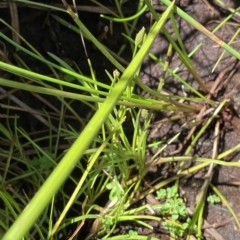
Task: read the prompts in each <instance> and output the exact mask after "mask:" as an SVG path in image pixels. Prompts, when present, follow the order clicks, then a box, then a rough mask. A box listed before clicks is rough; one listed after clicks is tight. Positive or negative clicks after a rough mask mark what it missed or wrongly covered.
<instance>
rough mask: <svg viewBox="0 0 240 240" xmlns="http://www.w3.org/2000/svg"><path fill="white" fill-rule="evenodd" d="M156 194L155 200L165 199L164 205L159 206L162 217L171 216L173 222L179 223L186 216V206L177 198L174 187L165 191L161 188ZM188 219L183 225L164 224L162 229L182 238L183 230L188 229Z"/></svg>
mask: <svg viewBox="0 0 240 240" xmlns="http://www.w3.org/2000/svg"><path fill="white" fill-rule="evenodd" d="M156 193H157V197H156V198H157V199H159V200H163V199H165V203H163V204H162V205H161V208H160V214H161V215H162V216H171V218H172V220H173V221H180V220H182V219H185V218H186V217H187V216H188V212H187V208H186V205H185V203H184V201H183V199H182V198H180V197H179V194H178V192H177V189H176V187H175V186H173V187H169V188H167V189H164V188H161V189H160V190H159V191H157V192H156ZM190 221H191V220H190V218H188V219H187V220H186V222H184V223H183V224H180V225H179V224H176V223H172V222H166V223H164V227H165V228H166V229H167V230H169V231H170V232H171V233H172V234H176V235H178V236H182V234H183V232H184V230H185V229H187V227H188V225H189V224H188V223H189V222H190Z"/></svg>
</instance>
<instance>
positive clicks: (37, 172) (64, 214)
mask: <svg viewBox="0 0 240 240" xmlns="http://www.w3.org/2000/svg"><path fill="white" fill-rule="evenodd" d="M16 2H24V3H25V4H28V6H29V7H41V8H44V9H47V10H52V11H59V12H61V13H64V14H66V15H67V14H68V15H70V16H71V17H72V19H73V20H74V22H75V24H73V23H70V22H67V21H66V20H65V19H63V18H62V17H59V16H57V15H56V14H52V15H51V16H52V17H53V18H54V19H55V20H56V21H58V22H59V24H62V25H63V26H67V27H68V28H69V29H71V30H72V31H73V32H76V34H80V35H81V37H82V38H83V39H85V40H84V41H91V42H92V44H93V45H94V47H95V48H96V49H98V51H100V52H101V53H102V54H103V55H104V56H105V58H106V61H109V62H111V63H112V64H113V66H115V68H116V69H115V70H114V71H113V72H112V73H111V72H110V70H109V69H105V73H106V78H107V80H108V82H109V84H106V83H103V82H102V81H100V80H99V79H97V76H96V74H95V72H96V71H95V69H94V67H93V66H92V59H89V58H87V62H88V66H89V72H90V74H89V76H85V75H83V74H82V73H81V69H79V66H76V65H74V64H73V66H72V65H71V66H70V64H68V63H67V62H66V61H64V60H63V59H61V58H60V57H59V56H56V55H55V54H53V53H48V55H49V58H48V59H52V60H47V59H46V58H44V57H43V56H42V55H41V54H40V53H39V52H38V51H37V50H36V49H35V48H34V46H31V45H30V44H29V43H28V42H27V39H24V38H23V37H22V36H21V35H19V38H20V39H21V42H22V44H21V45H20V44H19V43H17V42H14V41H13V40H11V39H10V38H9V37H8V36H7V35H5V34H4V33H2V32H0V37H1V39H3V40H5V41H7V42H8V43H9V44H11V45H13V46H14V47H15V48H17V49H18V50H19V51H21V52H23V53H25V54H26V55H29V56H31V57H32V58H33V59H34V60H38V61H39V63H41V64H44V65H45V66H47V68H48V69H49V72H50V74H43V73H37V72H34V71H33V70H32V69H31V68H29V67H28V66H27V64H26V63H25V62H24V61H23V60H22V59H21V57H20V56H19V55H18V54H16V55H15V60H16V62H17V64H15V65H12V64H10V63H9V62H7V61H0V69H1V70H2V71H4V72H5V73H9V74H10V75H11V76H14V77H16V79H17V80H15V78H10V77H8V76H9V75H6V76H7V77H6V78H3V77H1V78H0V84H1V86H3V87H10V88H11V89H15V90H17V91H19V90H22V91H23V92H29V93H30V94H32V95H33V96H34V97H36V99H41V101H43V102H44V103H45V104H46V105H47V106H49V108H50V109H51V111H49V112H48V111H45V110H42V109H38V111H35V109H32V108H30V107H29V106H28V105H27V103H23V102H22V101H20V100H19V99H16V97H14V96H13V95H10V96H9V104H8V107H7V110H6V113H7V115H8V118H7V119H6V124H5V125H4V124H0V132H1V140H0V141H1V143H2V146H3V147H2V148H1V152H0V157H1V159H2V160H3V161H2V162H4V164H2V165H1V166H0V167H1V169H2V174H1V176H0V177H1V182H2V184H1V190H0V198H1V200H2V203H3V205H4V206H5V208H4V209H2V210H1V211H0V223H1V224H0V226H1V234H2V239H3V240H9V239H16V240H17V239H43V240H46V239H49V240H50V239H59V236H64V237H63V238H64V239H77V234H79V232H80V234H81V230H82V229H84V228H86V229H89V232H88V233H87V234H86V239H92V238H94V237H100V238H102V239H112V240H117V239H125V238H126V239H143V240H144V239H152V240H153V239H157V238H156V237H150V236H146V235H144V234H140V233H139V232H136V231H135V229H132V230H129V231H128V232H126V233H125V234H122V235H116V234H115V233H114V231H115V230H116V228H117V227H118V226H119V225H121V224H123V225H124V224H126V223H129V222H130V225H132V226H142V227H143V228H146V229H152V230H153V227H152V226H151V224H150V222H151V221H157V222H159V223H161V224H162V226H163V227H164V228H165V229H167V230H169V232H170V233H169V234H170V236H171V237H172V238H175V237H177V236H184V237H185V238H186V239H189V238H190V237H191V235H195V236H197V238H198V239H201V237H202V232H203V231H202V222H203V212H204V207H205V200H206V195H207V191H208V187H209V186H211V188H212V189H213V191H214V192H215V194H216V195H217V196H218V197H219V199H220V200H221V202H223V203H224V204H225V205H226V206H227V207H228V209H229V210H230V211H231V213H232V215H233V216H234V218H235V220H236V222H237V224H238V225H240V224H239V221H238V218H237V217H236V214H235V213H234V211H233V210H232V208H231V207H230V205H229V203H228V202H227V200H226V199H225V197H224V196H222V194H221V193H220V192H219V191H218V189H217V188H216V187H215V186H213V185H212V184H211V177H212V172H213V169H214V167H215V166H216V165H224V166H238V167H239V163H238V162H225V161H224V160H223V159H224V158H225V157H227V156H228V155H229V154H231V153H233V152H234V151H236V150H237V149H238V148H239V145H237V146H234V147H233V148H232V149H229V150H227V151H226V152H223V153H221V152H219V149H218V148H217V147H216V146H217V145H218V140H219V139H218V136H219V129H220V127H219V121H218V118H219V115H221V112H222V111H223V110H224V109H225V108H226V107H228V106H229V103H230V99H228V98H227V99H221V100H219V101H218V100H213V99H211V94H210V93H209V91H208V89H207V87H206V86H205V83H204V81H203V80H202V79H201V77H200V76H199V74H198V73H197V71H196V69H195V68H194V66H193V63H192V61H191V56H192V54H194V52H195V51H197V50H198V47H199V46H198V47H197V48H196V49H194V50H193V52H192V53H187V51H186V49H185V47H184V42H183V40H182V39H181V35H180V33H179V31H178V28H177V23H176V16H179V17H180V18H182V19H185V20H186V21H187V22H188V23H190V24H191V25H192V26H193V27H195V28H196V30H198V31H200V32H202V33H204V34H205V35H206V39H212V40H213V41H214V42H215V43H216V44H218V45H219V46H220V47H222V48H223V49H224V50H226V51H228V52H229V53H230V54H231V55H232V56H235V57H236V58H237V59H240V55H239V53H238V51H236V50H234V49H233V48H232V47H231V46H230V44H226V43H224V42H222V41H221V40H220V39H219V38H217V37H216V36H215V35H214V33H213V32H210V31H208V30H207V29H206V28H205V27H203V26H202V25H201V24H199V23H198V22H196V21H195V20H194V19H193V18H192V17H190V16H189V15H188V14H186V13H185V12H184V11H182V10H181V9H180V8H178V7H177V6H176V5H175V4H174V1H172V2H170V1H168V0H162V1H161V2H162V3H163V4H164V5H165V6H166V9H165V11H164V12H163V13H162V14H160V15H159V14H157V13H156V11H155V10H154V9H153V7H152V6H151V3H150V1H149V0H145V1H139V4H138V10H137V13H136V14H134V15H133V16H131V17H127V18H125V17H124V12H123V11H122V7H123V6H124V4H127V2H128V1H122V2H121V3H120V2H119V1H115V5H116V6H115V7H116V9H117V12H115V11H114V12H113V11H112V10H111V9H110V8H107V7H105V6H103V5H102V4H101V3H100V2H97V1H93V0H92V2H93V3H95V4H96V5H98V6H99V7H100V8H102V9H103V10H104V11H107V12H108V13H109V15H111V14H112V15H111V16H105V15H101V16H102V18H104V19H107V21H109V28H111V26H112V23H113V22H114V21H116V22H118V24H122V26H123V29H124V31H125V32H124V33H123V36H124V37H125V38H126V42H124V44H123V45H122V46H120V47H119V51H118V52H115V53H114V52H112V51H111V50H109V49H108V48H107V46H104V44H103V43H102V42H100V41H99V39H97V38H95V37H94V36H93V35H92V33H91V32H90V31H89V30H88V28H87V27H86V26H85V25H84V24H83V23H82V22H81V18H79V17H78V16H77V15H76V14H75V12H74V9H72V8H71V7H70V6H69V5H68V4H67V3H66V1H64V0H63V1H62V2H63V5H62V7H63V8H60V7H55V6H49V5H44V4H40V3H37V2H33V1H23V0H21V1H16ZM145 11H150V12H151V14H152V16H153V19H154V20H153V22H152V24H151V26H150V30H149V31H148V32H146V29H145V28H141V30H140V31H138V32H137V31H136V26H137V24H138V20H139V17H140V15H141V14H142V13H144V12H145ZM166 21H170V22H171V24H172V27H173V29H174V35H175V37H174V38H173V36H172V34H170V33H169V31H168V29H166V28H165V23H166ZM1 22H2V23H4V24H5V25H6V26H7V27H8V28H9V29H11V30H12V31H13V32H14V30H13V29H12V28H11V27H10V26H9V25H8V24H7V23H5V22H4V21H3V20H1ZM220 25H221V24H220ZM220 25H219V27H220ZM160 33H161V34H164V35H165V37H166V39H167V40H168V42H169V47H168V54H169V55H171V54H173V52H175V53H176V54H177V55H178V57H179V59H180V60H181V63H182V64H184V65H185V67H186V68H187V70H188V71H189V73H190V74H191V75H192V76H193V78H194V79H195V80H196V82H197V83H198V85H199V89H200V90H198V89H195V88H193V87H192V86H191V85H190V84H189V83H188V82H186V81H185V80H184V79H182V78H181V76H179V75H178V73H177V71H176V69H170V68H169V62H168V61H164V62H163V61H162V60H161V59H159V58H158V57H157V56H155V55H153V54H152V53H151V51H150V49H151V47H152V46H153V44H154V40H155V38H156V37H157V36H158V35H159V34H160ZM16 34H18V33H16ZM201 44H204V41H203V42H202V43H201ZM126 49H128V50H129V49H131V51H132V52H131V56H132V59H131V61H130V62H127V61H126V60H125V59H123V58H122V57H121V54H122V53H123V52H124V51H126ZM85 50H86V49H85ZM86 55H87V51H86ZM146 56H149V57H150V58H151V59H152V60H153V61H155V63H156V64H158V65H159V66H161V67H162V69H163V72H164V74H163V76H162V78H161V79H159V85H158V90H153V89H150V88H149V87H147V86H145V85H144V84H143V82H142V80H141V79H140V71H141V67H142V63H143V60H144V59H145V57H146ZM165 76H169V77H173V78H175V79H177V80H178V81H179V83H180V84H181V85H182V86H184V88H185V89H187V90H188V92H190V93H191V94H190V95H189V96H190V97H187V96H177V95H169V94H166V92H164V86H165V83H166V77H165ZM13 79H14V80H13ZM136 89H141V91H144V92H146V93H147V94H148V96H149V97H143V96H142V95H141V94H137V91H136ZM45 96H50V97H54V99H56V101H57V102H58V107H57V108H56V107H55V106H53V105H52V104H51V103H50V102H48V98H47V97H46V99H44V97H45ZM13 103H14V104H13ZM15 104H16V105H17V106H20V108H21V110H24V111H28V112H30V113H31V114H32V116H33V117H34V118H37V119H38V121H41V123H42V124H43V125H44V126H46V130H42V131H40V132H31V131H29V132H26V131H25V130H24V129H22V128H21V127H19V125H18V117H17V116H11V117H12V118H10V115H11V109H12V107H13V106H12V105H14V106H15ZM75 104H76V105H77V106H84V107H85V108H84V109H88V110H87V112H88V113H87V114H85V115H84V117H83V116H82V115H81V114H80V113H79V112H78V111H77V110H76V109H75V106H76V105H75ZM203 106H204V107H203ZM207 110H208V111H209V114H208V115H207V117H204V118H203V117H202V118H201V119H200V116H203V115H204V113H205V112H206V111H207ZM155 111H157V112H164V113H165V114H166V116H170V117H169V119H166V120H167V121H171V120H172V119H176V120H178V119H181V118H182V116H184V117H185V116H191V117H192V118H191V121H190V125H191V124H192V125H193V126H194V123H196V124H197V125H196V126H198V128H194V127H192V128H191V129H190V130H191V131H192V130H193V132H192V134H191V136H190V138H189V139H188V140H189V144H188V145H187V146H186V149H185V150H183V151H179V152H178V153H177V154H176V155H175V156H174V157H172V156H165V157H162V156H163V153H164V150H165V149H166V148H167V147H168V146H169V145H170V144H171V143H172V142H173V141H174V140H176V139H177V138H178V137H179V136H180V135H181V134H182V132H179V133H178V134H176V135H175V136H171V137H170V136H169V138H168V139H167V140H165V141H162V140H156V141H155V142H154V143H149V142H148V129H149V128H150V127H151V123H152V122H151V121H152V116H153V113H154V112H155ZM169 114H170V115H169ZM201 114H202V115H201ZM12 119H13V120H12ZM72 119H73V120H74V122H75V123H77V126H79V129H78V130H76V128H75V127H74V126H72V124H71V120H72ZM199 120H204V121H199ZM128 122H129V125H130V126H131V127H132V128H133V132H132V133H131V134H130V133H129V132H127V130H126V128H125V127H124V124H125V123H128ZM200 123H202V124H200ZM212 125H214V126H215V127H214V130H215V133H214V139H215V140H214V146H215V148H214V151H213V155H212V158H209V159H207V158H203V157H196V156H192V152H193V148H194V146H195V145H196V143H197V142H198V140H199V139H200V137H201V136H203V135H204V134H205V133H206V132H207V130H208V129H209V127H211V126H212ZM184 126H185V125H184ZM182 129H183V130H184V131H185V130H186V129H187V128H186V129H185V128H182ZM190 130H189V132H191V131H190ZM43 146H44V147H43ZM151 148H155V149H157V151H156V153H155V154H154V156H152V157H151V159H150V160H148V161H146V152H147V150H148V149H151ZM178 154H179V155H178ZM189 161H191V162H193V163H196V164H194V165H193V166H190V167H189V168H187V169H184V168H183V165H184V163H185V162H189ZM178 162H179V164H178V165H177V166H178V169H177V171H176V173H175V175H173V176H170V177H168V178H166V179H164V178H162V177H161V176H159V179H156V180H155V181H153V182H151V183H150V184H149V185H147V186H146V185H145V184H144V183H145V177H146V175H147V174H148V172H149V168H150V167H153V166H156V165H159V166H161V165H163V164H165V163H170V164H173V165H174V164H175V163H176V164H177V163H178ZM203 168H207V169H208V173H207V175H206V180H205V182H204V184H203V187H202V188H201V190H200V192H199V194H198V198H197V200H196V207H195V209H194V212H193V213H189V212H188V211H187V208H186V203H185V202H184V200H183V198H181V197H179V193H178V192H179V180H180V179H181V178H183V177H185V176H187V175H189V174H193V173H194V172H196V171H199V170H201V169H203ZM22 183H24V184H23V185H24V187H22V185H21V184H22ZM169 184H173V187H169ZM69 186H71V187H69ZM150 186H151V187H150ZM19 189H24V190H20V191H19ZM149 196H152V197H153V198H154V203H144V202H142V201H143V200H144V199H148V198H149ZM106 198H107V199H106ZM101 199H103V200H102V201H103V202H104V204H100V202H101ZM209 201H215V202H216V201H217V198H213V196H212V199H211V198H210V200H209ZM19 226H21V227H19ZM86 226H87V227H86ZM88 226H90V227H88ZM153 231H154V230H153Z"/></svg>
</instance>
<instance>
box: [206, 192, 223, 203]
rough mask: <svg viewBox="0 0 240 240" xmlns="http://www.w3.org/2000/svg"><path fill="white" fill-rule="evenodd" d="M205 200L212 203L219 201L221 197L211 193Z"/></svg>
mask: <svg viewBox="0 0 240 240" xmlns="http://www.w3.org/2000/svg"><path fill="white" fill-rule="evenodd" d="M207 201H208V202H209V203H213V204H214V203H220V202H221V199H220V198H219V197H218V196H217V195H215V194H213V195H209V196H208V197H207Z"/></svg>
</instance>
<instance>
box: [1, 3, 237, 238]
mask: <svg viewBox="0 0 240 240" xmlns="http://www.w3.org/2000/svg"><path fill="white" fill-rule="evenodd" d="M51 2H52V4H53V3H55V2H57V3H58V1H51ZM78 2H79V3H80V2H81V4H86V5H87V4H89V2H88V1H78ZM105 2H106V4H107V5H109V4H110V2H109V1H105ZM153 2H154V3H155V2H156V5H155V6H157V5H158V3H157V2H158V1H153ZM176 2H177V3H178V5H179V6H180V7H181V8H183V9H184V10H185V11H186V12H187V13H188V14H190V15H191V16H192V17H194V18H195V19H196V20H197V21H199V22H200V23H201V24H203V25H204V26H205V27H207V28H208V29H210V30H212V29H214V28H215V27H216V25H217V24H218V23H219V21H220V20H221V19H222V18H224V17H226V14H227V11H225V10H223V9H222V8H221V7H219V6H217V5H216V4H215V3H214V1H207V0H204V1H203V0H193V1H190V0H185V1H176ZM226 2H227V3H228V4H230V5H231V6H232V7H235V8H236V7H238V6H239V5H240V3H239V2H238V1H230V0H229V1H227V0H226ZM237 3H238V4H237ZM132 9H134V4H133V6H132ZM18 10H19V20H20V32H21V34H22V35H23V36H24V37H25V38H26V39H27V40H28V41H29V42H30V43H31V44H32V45H33V46H34V47H35V48H36V49H37V50H38V51H40V52H41V53H42V54H43V55H44V56H46V57H47V58H49V57H48V56H47V54H46V52H52V53H55V54H56V55H58V56H59V57H60V58H62V59H64V60H69V59H70V60H71V61H74V62H76V64H77V65H78V66H79V68H80V70H81V71H82V72H83V74H85V75H89V74H90V73H89V70H88V69H89V68H88V65H87V62H86V58H85V55H84V52H83V48H82V45H81V42H80V38H79V36H78V35H77V34H75V33H73V32H72V31H71V30H69V29H67V28H65V27H63V26H59V25H57V23H56V22H55V21H54V19H52V18H51V17H50V16H49V12H46V11H42V10H36V9H31V8H25V7H19V9H18ZM0 15H1V17H2V18H3V19H4V20H5V21H7V22H9V23H10V14H9V11H8V9H6V8H2V9H0ZM60 15H61V14H60ZM149 16H150V15H149V13H145V14H144V16H142V17H141V19H140V22H139V29H140V28H141V27H142V26H145V27H146V28H148V26H149ZM80 18H81V19H82V21H83V22H84V23H85V24H86V25H87V27H88V28H89V30H90V31H91V32H92V33H94V34H95V36H99V35H100V32H101V30H100V32H99V29H98V26H101V24H102V20H101V19H100V17H99V14H95V13H90V12H80ZM68 20H69V21H71V20H70V18H69V19H68ZM46 21H47V22H48V24H46V23H45V22H46ZM177 22H178V24H179V29H180V33H181V35H182V39H183V42H184V44H185V47H186V50H187V51H188V52H190V51H191V50H192V49H193V48H194V47H195V46H197V44H198V43H199V42H201V41H202V40H203V39H204V37H205V36H204V35H203V34H202V33H199V32H197V31H196V30H195V29H194V28H193V27H191V26H190V25H188V24H187V23H186V22H185V21H183V20H182V19H180V18H177ZM239 24H240V19H239V18H237V17H236V18H234V19H232V20H231V21H230V22H229V24H225V26H224V27H222V28H221V30H219V31H218V32H217V33H216V35H217V36H218V37H219V38H220V39H222V40H223V41H225V42H228V41H229V40H230V38H231V37H232V36H233V34H234V33H235V32H236V31H237V29H238V28H239ZM103 25H104V22H103ZM166 26H167V28H168V29H170V28H171V26H170V23H167V25H166ZM0 27H1V30H2V31H4V32H5V33H6V34H7V35H9V36H10V32H8V31H7V30H6V28H5V27H4V26H3V25H0ZM53 29H58V33H57V34H58V39H57V42H56V41H55V40H54V38H53V36H52V31H53ZM121 32H123V30H122V29H121V26H120V24H114V36H110V37H108V38H107V39H105V40H104V44H106V45H107V46H108V47H109V48H110V49H111V50H113V51H117V50H118V47H119V46H120V45H121V44H122V43H123V41H124V39H123V37H122V36H121ZM60 42H61V44H60V45H59V43H60ZM86 44H87V49H88V53H89V58H90V59H91V61H92V64H93V68H94V69H96V74H97V78H98V79H102V81H107V80H106V79H107V77H106V75H105V72H104V69H107V70H108V71H110V72H111V71H113V70H114V67H113V66H112V65H111V64H110V63H109V62H106V60H105V58H104V57H103V56H102V55H101V54H100V53H99V51H97V50H96V49H94V47H93V46H92V44H91V43H89V42H86ZM167 46H168V45H167V41H166V39H165V38H164V37H163V36H162V35H160V36H159V37H158V38H157V39H156V42H155V44H154V46H153V48H152V50H151V52H152V53H154V54H155V55H156V56H158V57H161V58H165V57H166V51H167ZM232 46H233V47H234V48H235V49H239V48H240V42H239V37H237V38H236V39H235V40H234V43H233V44H232ZM7 50H8V52H9V59H11V60H12V61H13V62H14V61H15V60H14V58H13V54H14V49H13V48H11V47H10V46H8V45H7ZM221 53H222V50H221V49H220V48H219V47H218V46H217V45H216V44H215V43H214V42H212V41H210V40H207V41H206V42H205V44H204V45H203V47H201V48H200V50H199V51H198V52H197V53H195V54H194V57H193V58H192V60H193V63H194V66H195V67H196V70H197V72H198V74H199V75H200V76H201V78H202V79H204V80H205V82H211V81H214V80H215V79H216V78H217V77H218V76H219V75H220V74H221V73H222V72H223V71H224V70H225V69H226V68H229V71H227V74H226V75H224V76H223V77H222V78H223V79H222V81H224V80H225V79H226V78H227V76H228V75H229V74H230V73H231V71H232V70H233V69H234V70H235V72H234V74H233V76H232V77H231V79H230V80H229V82H228V84H226V86H224V87H222V89H221V91H220V94H219V96H216V97H222V96H226V95H231V96H233V97H234V98H235V99H237V95H238V94H239V89H240V86H237V83H238V81H239V75H240V71H239V66H238V65H234V64H236V61H235V62H233V63H232V64H229V62H230V55H229V54H228V53H225V55H224V57H223V60H222V61H221V62H220V63H219V64H218V65H217V68H216V69H215V71H214V73H212V72H211V69H212V68H213V66H214V64H215V63H216V61H217V59H218V58H219V56H220V54H221ZM18 54H19V55H20V56H21V57H22V58H23V59H24V61H25V62H26V63H27V65H28V67H30V68H31V69H32V70H33V71H36V72H41V73H47V71H48V70H47V69H46V68H45V67H43V66H41V65H39V64H38V62H36V61H35V60H32V58H29V57H28V56H26V55H24V54H22V53H21V52H18ZM123 57H124V58H125V59H126V60H130V59H131V56H129V55H128V51H125V52H124V54H123ZM179 65H181V64H180V60H179V58H178V57H177V56H175V55H174V56H173V58H172V61H171V63H170V68H172V69H174V68H175V67H177V66H179ZM233 66H234V67H233ZM178 72H179V75H180V76H182V77H183V78H184V79H186V80H187V81H188V82H189V83H192V84H193V85H194V86H195V87H197V85H196V84H195V82H194V80H193V79H192V77H191V76H190V74H189V73H188V72H187V71H186V69H185V68H184V67H180V69H179V70H178ZM161 74H162V68H160V67H159V66H158V65H157V64H156V63H154V62H153V61H151V60H150V59H148V58H146V60H145V61H144V65H143V68H142V73H141V77H142V80H143V82H144V83H145V84H147V85H148V86H150V87H151V88H154V89H155V88H156V87H157V81H156V80H157V79H159V77H160V76H161ZM181 89H182V88H181V86H180V85H179V83H178V82H177V81H176V80H175V79H169V80H168V82H167V84H166V89H165V90H167V91H168V92H173V93H177V94H182V90H181ZM233 90H234V91H233ZM17 95H18V97H20V98H21V99H22V101H23V102H24V101H26V102H27V103H28V105H29V106H31V107H33V108H34V109H35V108H38V109H42V108H43V107H46V106H45V105H44V104H43V103H42V102H40V101H39V102H38V101H37V100H36V98H35V97H33V96H32V95H31V94H28V93H24V94H23V93H18V94H17ZM33 99H34V100H33ZM50 100H52V101H53V103H55V102H54V101H55V100H54V99H50ZM236 101H237V100H236ZM55 105H56V107H57V106H58V103H57V102H56V103H55ZM36 106H37V107H36ZM46 108H47V107H46ZM46 110H47V109H46ZM78 111H79V112H83V111H85V110H84V109H81V107H79V109H78ZM17 114H18V115H19V121H18V124H19V126H21V127H23V128H24V129H26V130H29V131H35V130H39V129H40V128H42V127H43V125H42V123H39V122H38V120H36V119H35V118H33V117H32V116H31V115H30V114H29V115H28V114H26V113H21V112H18V113H17ZM82 116H83V117H85V114H82ZM161 117H162V116H158V115H156V120H159V119H161ZM1 121H2V122H4V120H1ZM73 124H74V123H73ZM181 124H182V123H174V122H173V123H168V124H164V125H162V126H161V127H159V124H154V125H153V128H152V129H151V131H150V133H149V140H150V141H151V140H152V139H164V138H166V134H168V135H167V137H168V138H169V136H170V135H172V136H174V134H175V133H176V132H178V131H180V130H181V129H180V126H181ZM223 125H224V124H223ZM224 126H225V125H224ZM239 129H240V120H239V119H238V117H237V116H236V114H233V118H232V119H231V121H230V127H229V123H228V127H222V132H221V146H219V149H220V151H221V152H224V151H225V150H227V149H229V148H231V147H233V146H235V145H237V144H238V143H240V132H239ZM212 132H213V130H212V129H209V133H208V136H204V137H203V138H202V139H201V141H200V142H199V144H198V147H196V149H195V152H194V154H195V155H198V156H206V157H211V150H212V143H213V139H212ZM177 144H178V143H177ZM175 149H176V146H170V148H169V149H168V151H173V150H175ZM149 154H150V153H149ZM179 154H181V152H180V153H179ZM239 157H240V154H239V151H237V152H236V153H235V154H234V155H232V156H231V157H229V159H228V160H229V161H238V160H239ZM159 174H161V173H159V172H154V169H153V170H152V172H151V173H150V175H152V176H150V178H154V177H155V176H159ZM238 174H239V176H240V170H239V169H238V168H236V167H235V168H234V167H232V168H231V167H217V168H216V169H215V170H214V176H213V184H214V185H215V186H217V187H218V189H219V190H220V191H221V193H222V194H223V195H224V196H225V197H226V198H227V200H228V201H229V203H230V205H231V206H232V207H233V209H234V211H235V212H236V214H237V215H238V216H239V217H240V191H239V188H238V184H239V179H238V178H239V176H238ZM202 183H203V180H202V175H201V173H200V176H199V174H198V175H194V176H192V177H191V178H190V179H187V180H185V181H184V182H182V184H181V188H182V191H183V192H185V193H184V196H185V198H186V199H187V205H188V207H189V208H190V209H192V208H193V207H194V203H195V199H196V195H197V193H198V192H199V189H200V187H201V185H202ZM205 219H206V220H207V221H208V223H209V224H210V225H212V226H213V225H214V224H216V225H217V227H216V228H215V229H216V231H215V232H214V231H208V232H207V231H205V239H226V240H235V239H240V230H239V228H238V227H237V226H236V223H235V221H234V220H233V218H232V216H231V214H230V213H229V211H228V210H227V208H226V207H225V206H223V205H220V204H218V205H213V204H209V205H208V206H207V210H206V212H205ZM152 224H153V225H155V223H152ZM159 228H160V227H159V226H158V225H156V227H155V229H154V232H151V231H150V232H149V230H145V229H138V231H139V233H140V232H141V233H142V234H148V235H152V236H155V237H159V239H160V238H161V239H169V237H168V234H167V233H165V232H164V230H161V229H159ZM119 229H120V230H119V231H120V232H125V230H124V226H122V227H121V226H120V228H119ZM126 231H128V230H126ZM217 234H219V235H217ZM79 239H83V238H79Z"/></svg>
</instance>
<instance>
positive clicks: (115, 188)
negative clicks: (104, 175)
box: [106, 176, 124, 201]
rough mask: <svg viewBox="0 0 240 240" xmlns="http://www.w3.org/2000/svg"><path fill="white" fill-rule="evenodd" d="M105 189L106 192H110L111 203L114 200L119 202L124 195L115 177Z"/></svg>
mask: <svg viewBox="0 0 240 240" xmlns="http://www.w3.org/2000/svg"><path fill="white" fill-rule="evenodd" d="M106 188H107V189H108V190H110V194H109V199H110V200H111V201H113V200H115V199H117V200H121V198H122V197H123V195H124V191H123V188H122V186H121V184H120V183H119V182H118V180H117V177H116V176H115V177H114V179H113V181H112V182H111V183H108V184H107V186H106Z"/></svg>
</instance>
